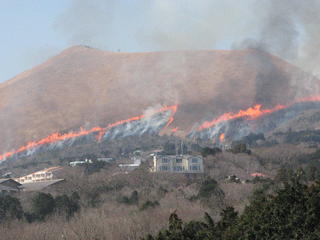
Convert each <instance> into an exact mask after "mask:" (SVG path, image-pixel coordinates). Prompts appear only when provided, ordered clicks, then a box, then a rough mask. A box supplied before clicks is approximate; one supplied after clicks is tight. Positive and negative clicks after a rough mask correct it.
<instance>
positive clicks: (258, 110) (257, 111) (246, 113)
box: [198, 105, 287, 131]
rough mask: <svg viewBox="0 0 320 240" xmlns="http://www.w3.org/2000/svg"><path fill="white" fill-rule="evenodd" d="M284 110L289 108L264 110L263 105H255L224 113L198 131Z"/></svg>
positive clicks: (278, 107)
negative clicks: (222, 123) (237, 119)
mask: <svg viewBox="0 0 320 240" xmlns="http://www.w3.org/2000/svg"><path fill="white" fill-rule="evenodd" d="M284 108H287V106H285V105H278V106H276V107H274V108H271V109H262V105H255V106H254V107H250V108H248V109H246V110H240V111H239V112H238V113H231V112H228V113H224V114H222V115H221V116H219V117H218V118H215V119H213V120H212V121H205V122H204V123H202V124H201V126H200V127H199V128H198V131H201V130H204V129H206V128H211V127H213V126H215V125H217V124H218V123H221V122H225V121H228V120H232V119H236V118H241V117H245V118H248V119H256V118H258V117H261V116H263V115H266V114H270V113H273V112H276V111H279V110H281V109H284Z"/></svg>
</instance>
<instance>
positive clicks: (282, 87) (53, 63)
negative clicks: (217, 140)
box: [0, 46, 319, 152]
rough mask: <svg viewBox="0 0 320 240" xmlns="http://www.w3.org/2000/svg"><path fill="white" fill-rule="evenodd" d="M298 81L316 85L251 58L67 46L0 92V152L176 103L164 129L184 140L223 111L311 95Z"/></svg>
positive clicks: (264, 56)
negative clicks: (175, 130)
mask: <svg viewBox="0 0 320 240" xmlns="http://www.w3.org/2000/svg"><path fill="white" fill-rule="evenodd" d="M306 79H308V81H310V82H316V80H317V79H315V78H313V77H311V76H310V75H308V74H306V73H304V72H302V71H301V70H300V69H299V68H297V67H295V66H293V65H291V64H289V63H287V62H285V61H283V60H281V59H279V58H277V57H275V56H272V55H270V54H268V53H265V52H260V51H256V50H241V51H240V50H233V51H225V50H214V51H213V50H212V51H173V52H144V53H122V52H108V51H101V50H98V49H93V48H90V47H86V46H74V47H71V48H69V49H67V50H65V51H63V52H62V53H60V54H59V55H57V56H55V57H53V58H51V59H49V60H48V61H47V62H45V63H43V64H41V65H39V66H37V67H35V68H33V69H31V70H29V71H26V72H24V73H22V74H20V75H18V76H16V77H15V78H13V79H10V80H8V81H6V82H4V83H1V84H0V132H1V141H0V152H2V151H8V150H10V149H12V148H17V147H19V146H20V145H22V144H25V143H26V142H28V141H31V140H39V139H41V138H43V137H46V136H47V135H49V134H51V133H53V132H65V131H69V130H72V129H78V128H79V127H85V128H88V127H93V126H97V125H99V126H106V125H107V124H108V123H111V122H114V121H117V120H121V119H127V118H130V117H132V116H137V115H140V114H141V113H143V112H144V111H145V110H146V109H148V108H150V107H154V108H159V106H160V105H171V104H176V103H177V104H179V109H178V112H177V114H176V116H175V121H174V122H173V124H172V125H171V126H172V127H179V129H180V130H182V132H186V131H189V130H190V129H191V128H192V126H194V124H195V123H199V122H202V121H203V120H205V119H208V118H209V119H210V118H211V117H213V116H216V115H218V114H222V113H224V112H227V111H237V110H239V109H243V108H247V107H250V106H252V105H253V104H257V103H260V104H264V105H265V106H266V107H268V106H274V105H277V104H282V103H287V102H290V101H292V100H293V99H295V98H297V97H301V96H308V95H310V94H311V91H312V89H314V88H311V89H309V88H308V87H305V86H306V84H305V82H306ZM302 84H304V85H303V86H304V87H301V86H302ZM317 84H319V83H317Z"/></svg>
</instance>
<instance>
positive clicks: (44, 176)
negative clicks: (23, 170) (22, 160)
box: [15, 167, 62, 184]
mask: <svg viewBox="0 0 320 240" xmlns="http://www.w3.org/2000/svg"><path fill="white" fill-rule="evenodd" d="M61 169H62V167H51V168H47V169H44V170H41V171H38V172H34V173H31V174H29V175H26V176H23V177H19V178H16V179H15V180H16V181H17V182H19V183H21V184H25V183H33V182H44V181H49V180H53V179H54V174H53V173H54V172H55V171H58V170H61Z"/></svg>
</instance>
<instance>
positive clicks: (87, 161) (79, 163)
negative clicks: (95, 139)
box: [69, 158, 93, 167]
mask: <svg viewBox="0 0 320 240" xmlns="http://www.w3.org/2000/svg"><path fill="white" fill-rule="evenodd" d="M91 163H93V162H92V160H91V159H87V158H86V159H85V160H84V161H74V162H70V163H69V165H70V166H71V167H75V166H80V165H83V164H91Z"/></svg>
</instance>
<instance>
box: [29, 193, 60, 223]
mask: <svg viewBox="0 0 320 240" xmlns="http://www.w3.org/2000/svg"><path fill="white" fill-rule="evenodd" d="M54 209H55V201H54V198H53V197H52V195H51V194H50V193H38V194H37V195H36V196H35V197H34V198H33V199H32V210H33V213H34V214H35V216H36V217H37V219H39V220H44V219H45V217H46V216H48V215H50V214H51V213H53V211H54Z"/></svg>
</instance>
